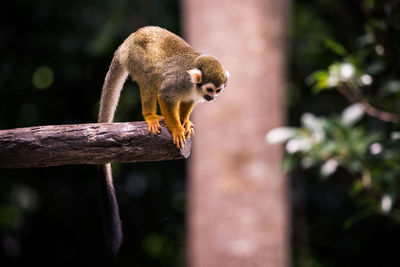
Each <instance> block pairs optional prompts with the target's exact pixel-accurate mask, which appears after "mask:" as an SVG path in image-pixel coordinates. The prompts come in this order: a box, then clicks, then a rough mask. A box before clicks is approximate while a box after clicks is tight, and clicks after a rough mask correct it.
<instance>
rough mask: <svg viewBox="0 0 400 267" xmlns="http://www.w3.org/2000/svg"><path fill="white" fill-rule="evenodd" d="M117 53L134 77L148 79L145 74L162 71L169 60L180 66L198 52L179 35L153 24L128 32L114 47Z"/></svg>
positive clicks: (152, 74)
mask: <svg viewBox="0 0 400 267" xmlns="http://www.w3.org/2000/svg"><path fill="white" fill-rule="evenodd" d="M117 54H118V55H119V60H120V61H121V62H122V63H123V64H124V65H125V66H126V67H127V69H128V71H129V73H130V74H131V76H132V78H133V79H135V80H137V79H141V77H142V76H144V75H145V76H146V79H149V76H158V75H159V74H160V73H165V72H166V70H165V69H163V68H165V66H171V64H170V62H171V61H174V64H173V65H179V66H180V68H190V67H192V64H193V63H194V60H195V59H196V57H197V56H198V55H199V53H197V52H196V51H195V50H194V49H193V48H192V47H191V46H190V45H189V44H188V43H187V42H185V41H184V40H183V39H182V38H180V37H179V36H177V35H176V34H174V33H172V32H169V31H168V30H165V29H163V28H160V27H156V26H147V27H144V28H141V29H139V30H137V31H136V32H134V33H132V34H131V35H130V36H129V37H128V38H127V39H126V40H125V41H124V42H123V43H122V45H121V46H120V47H119V48H118V53H117ZM182 64H183V65H182ZM154 78H156V77H154ZM160 78H161V77H160Z"/></svg>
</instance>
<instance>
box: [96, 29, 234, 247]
mask: <svg viewBox="0 0 400 267" xmlns="http://www.w3.org/2000/svg"><path fill="white" fill-rule="evenodd" d="M128 75H131V77H132V79H133V80H134V81H136V82H137V83H138V85H139V88H140V97H141V102H142V113H143V117H144V119H145V121H146V123H147V125H148V130H149V132H150V133H152V134H154V135H156V134H158V133H160V120H163V119H164V120H165V122H166V124H167V127H168V129H169V131H170V132H171V135H172V139H173V143H174V144H175V145H176V147H177V148H183V146H184V141H185V140H186V139H187V138H189V137H190V136H191V135H192V134H194V126H193V123H192V122H191V121H190V120H189V116H190V113H191V112H192V110H193V108H194V106H195V105H196V104H197V103H199V102H203V101H205V100H206V101H212V100H214V98H215V97H216V96H217V95H218V94H220V93H221V91H222V90H223V89H224V88H225V86H226V83H227V79H228V76H229V72H227V71H225V70H224V67H223V66H222V64H221V63H220V62H219V61H218V59H216V58H215V57H212V56H208V55H202V54H200V53H198V52H196V51H195V50H194V49H193V48H192V47H191V46H190V45H189V44H188V43H186V42H185V41H184V40H183V39H181V38H180V37H179V36H177V35H175V34H173V33H171V32H169V31H167V30H165V29H162V28H159V27H153V26H148V27H144V28H141V29H139V30H138V31H136V32H135V33H133V34H131V35H130V36H129V37H128V38H127V39H126V40H125V41H124V42H123V43H122V45H121V46H120V47H119V48H118V49H117V51H116V52H115V54H114V58H113V60H112V62H111V65H110V68H109V70H108V72H107V75H106V78H105V81H104V85H103V90H102V94H101V100H100V111H99V119H98V121H99V122H112V121H113V118H114V113H115V110H116V107H117V104H118V100H119V97H120V93H121V90H122V87H123V85H124V82H125V80H126V78H127V76H128ZM157 102H158V104H159V106H160V110H161V114H162V116H159V115H157V114H156V110H157ZM103 168H104V170H103V171H104V172H103V174H104V176H105V177H104V179H103V181H105V184H104V185H105V187H104V188H105V195H104V196H105V199H106V201H105V202H106V203H105V205H106V213H107V214H105V215H106V225H105V227H106V235H107V239H108V243H109V246H110V247H111V250H112V252H113V253H114V254H116V253H117V252H118V249H119V247H120V245H121V242H122V231H121V223H120V219H119V213H118V205H117V202H116V198H115V193H114V188H113V183H112V173H111V165H110V164H106V165H104V166H103Z"/></svg>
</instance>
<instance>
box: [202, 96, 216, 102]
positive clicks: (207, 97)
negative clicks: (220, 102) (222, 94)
mask: <svg viewBox="0 0 400 267" xmlns="http://www.w3.org/2000/svg"><path fill="white" fill-rule="evenodd" d="M204 99H205V100H207V101H212V100H214V97H212V96H209V95H205V96H204Z"/></svg>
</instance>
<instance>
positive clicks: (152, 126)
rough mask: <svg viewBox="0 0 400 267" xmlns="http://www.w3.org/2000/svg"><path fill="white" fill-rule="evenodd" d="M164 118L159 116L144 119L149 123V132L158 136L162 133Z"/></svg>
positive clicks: (149, 116)
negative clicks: (161, 122) (161, 121)
mask: <svg viewBox="0 0 400 267" xmlns="http://www.w3.org/2000/svg"><path fill="white" fill-rule="evenodd" d="M163 119H164V117H163V116H159V115H148V116H145V117H144V120H145V121H146V123H147V126H148V127H149V132H150V133H152V134H154V135H156V134H159V133H160V128H161V125H160V120H163Z"/></svg>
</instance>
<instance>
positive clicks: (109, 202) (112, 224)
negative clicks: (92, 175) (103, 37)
mask: <svg viewBox="0 0 400 267" xmlns="http://www.w3.org/2000/svg"><path fill="white" fill-rule="evenodd" d="M127 76H128V72H127V71H126V69H125V68H124V67H123V66H122V64H121V63H120V62H119V61H118V59H117V57H116V56H114V58H113V60H112V62H111V65H110V68H109V70H108V72H107V75H106V78H105V80H104V85H103V90H102V93H101V99H100V110H99V119H98V121H99V122H108V123H109V122H112V121H113V119H114V114H115V110H116V108H117V105H118V100H119V97H120V94H121V90H122V87H123V85H124V82H125V80H126V77H127ZM100 173H101V174H100V176H101V180H102V195H103V206H104V220H103V221H104V230H105V236H106V240H107V244H108V246H109V248H110V249H111V252H112V254H113V255H114V256H116V255H117V253H118V251H119V248H120V246H121V243H122V226H121V220H120V217H119V209H118V203H117V198H116V196H115V191H114V185H113V178H112V170H111V164H110V163H107V164H105V165H102V168H101V170H100Z"/></svg>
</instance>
